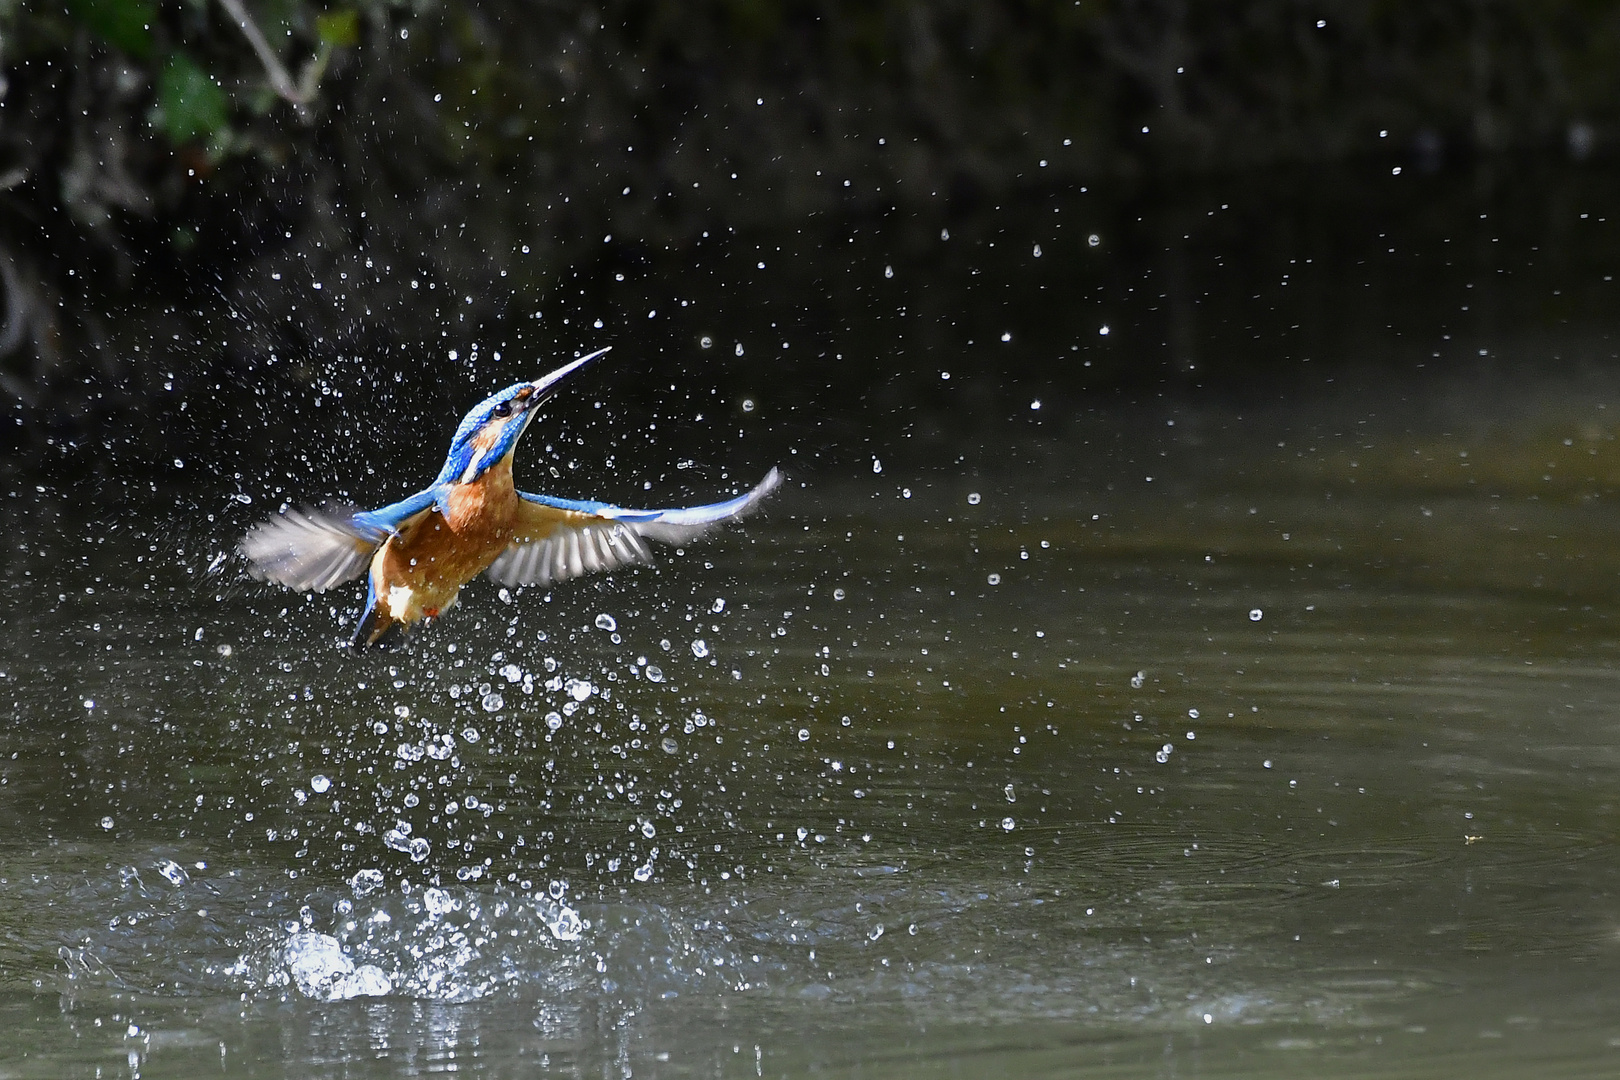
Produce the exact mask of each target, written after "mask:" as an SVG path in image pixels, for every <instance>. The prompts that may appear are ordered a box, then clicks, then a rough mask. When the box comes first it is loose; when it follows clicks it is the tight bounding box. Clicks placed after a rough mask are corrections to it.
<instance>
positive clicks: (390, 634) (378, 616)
mask: <svg viewBox="0 0 1620 1080" xmlns="http://www.w3.org/2000/svg"><path fill="white" fill-rule="evenodd" d="M403 640H405V624H404V623H402V622H400V621H399V620H398V619H396V618H394V617H393V616H392V615H390V614H388V612H386V611H384V610H383V609H382V606H381V605H380V604H378V603H377V596H376V594H375V593H374V592H373V591H372V590H371V589H370V588H367V589H366V610H365V613H364V614H363V615H361V616H360V625H359V626H357V627H355V628H354V637H353V638H352V639H350V641H349V648H350V649H352V650H354V651H355V652H363V651H364V650H365V649H367V648H369V647H371V646H373V645H375V646H377V647H378V648H379V649H392V648H393V647H394V646H395V645H398V644H399V643H400V642H401V641H403Z"/></svg>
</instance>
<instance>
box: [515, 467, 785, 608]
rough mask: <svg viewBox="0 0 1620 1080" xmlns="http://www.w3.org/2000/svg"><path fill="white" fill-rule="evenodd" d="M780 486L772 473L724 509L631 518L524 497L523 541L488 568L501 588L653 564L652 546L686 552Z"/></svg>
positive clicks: (619, 511) (642, 513)
mask: <svg viewBox="0 0 1620 1080" xmlns="http://www.w3.org/2000/svg"><path fill="white" fill-rule="evenodd" d="M781 483H782V474H781V473H780V472H779V471H778V470H776V469H772V470H771V471H770V472H769V473H768V474H767V475H766V477H765V479H764V480H761V481H760V482H759V484H758V485H757V486H755V487H754V489H753V490H752V491H749V492H747V493H745V494H743V495H739V496H738V497H737V498H735V499H730V500H727V501H726V502H720V503H710V504H709V505H707V506H689V507H683V508H680V509H674V510H626V509H624V508H623V507H619V506H610V505H609V504H607V503H598V502H576V501H573V500H570V499H554V498H550V497H548V496H544V495H529V494H525V493H523V492H519V494H520V495H522V498H523V503H522V506H521V507H520V508H519V518H518V538H517V539H516V540H514V541H513V542H512V544H511V546H509V547H508V548H507V549H506V550H505V551H503V552H502V553H501V554H500V555H498V556H497V557H496V559H495V561H494V563H492V564H491V565H490V568H489V576H490V577H491V578H493V579H495V580H496V581H498V582H500V583H501V584H502V585H551V584H553V583H555V582H558V581H565V580H567V579H568V578H573V577H579V576H580V575H582V574H588V573H596V572H598V571H602V570H613V569H617V568H618V567H621V566H628V565H632V564H635V563H649V564H650V563H651V562H652V561H653V556H652V551H651V549H650V548H648V546H647V541H648V540H658V541H660V542H662V543H665V544H685V543H689V542H690V541H692V540H695V539H697V538H698V537H699V536H702V535H703V534H704V533H706V532H708V531H710V530H711V529H713V528H715V527H716V526H719V525H721V524H724V523H725V522H728V521H735V520H737V519H738V518H740V517H742V516H743V515H745V514H747V513H749V512H751V511H752V510H754V509H755V508H756V507H757V506H758V505H759V503H760V502H761V501H762V500H763V499H764V498H765V497H766V496H767V495H769V494H770V493H771V492H773V491H775V490H776V489H777V488H778V487H779V486H781Z"/></svg>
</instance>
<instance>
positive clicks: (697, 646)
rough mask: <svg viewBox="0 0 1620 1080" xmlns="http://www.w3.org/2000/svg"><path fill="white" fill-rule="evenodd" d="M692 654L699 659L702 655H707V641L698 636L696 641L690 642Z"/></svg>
mask: <svg viewBox="0 0 1620 1080" xmlns="http://www.w3.org/2000/svg"><path fill="white" fill-rule="evenodd" d="M692 655H693V656H695V657H697V658H698V659H700V660H701V659H702V658H703V657H705V656H708V655H709V643H708V642H707V641H704V640H703V639H702V638H698V639H697V640H696V641H694V642H692Z"/></svg>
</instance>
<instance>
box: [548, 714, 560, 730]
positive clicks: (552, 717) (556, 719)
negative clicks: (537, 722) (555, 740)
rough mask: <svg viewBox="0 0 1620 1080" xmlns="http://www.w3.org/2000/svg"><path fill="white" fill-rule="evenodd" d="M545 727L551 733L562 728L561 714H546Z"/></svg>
mask: <svg viewBox="0 0 1620 1080" xmlns="http://www.w3.org/2000/svg"><path fill="white" fill-rule="evenodd" d="M546 727H548V728H550V729H551V730H552V731H556V730H557V729H558V728H560V727H562V713H559V712H548V713H546Z"/></svg>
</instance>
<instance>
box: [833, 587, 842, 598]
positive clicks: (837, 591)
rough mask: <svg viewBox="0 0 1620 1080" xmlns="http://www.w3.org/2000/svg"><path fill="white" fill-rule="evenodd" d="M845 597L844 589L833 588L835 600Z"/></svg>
mask: <svg viewBox="0 0 1620 1080" xmlns="http://www.w3.org/2000/svg"><path fill="white" fill-rule="evenodd" d="M843 598H844V590H843V589H834V590H833V599H834V600H842V599H843Z"/></svg>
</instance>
